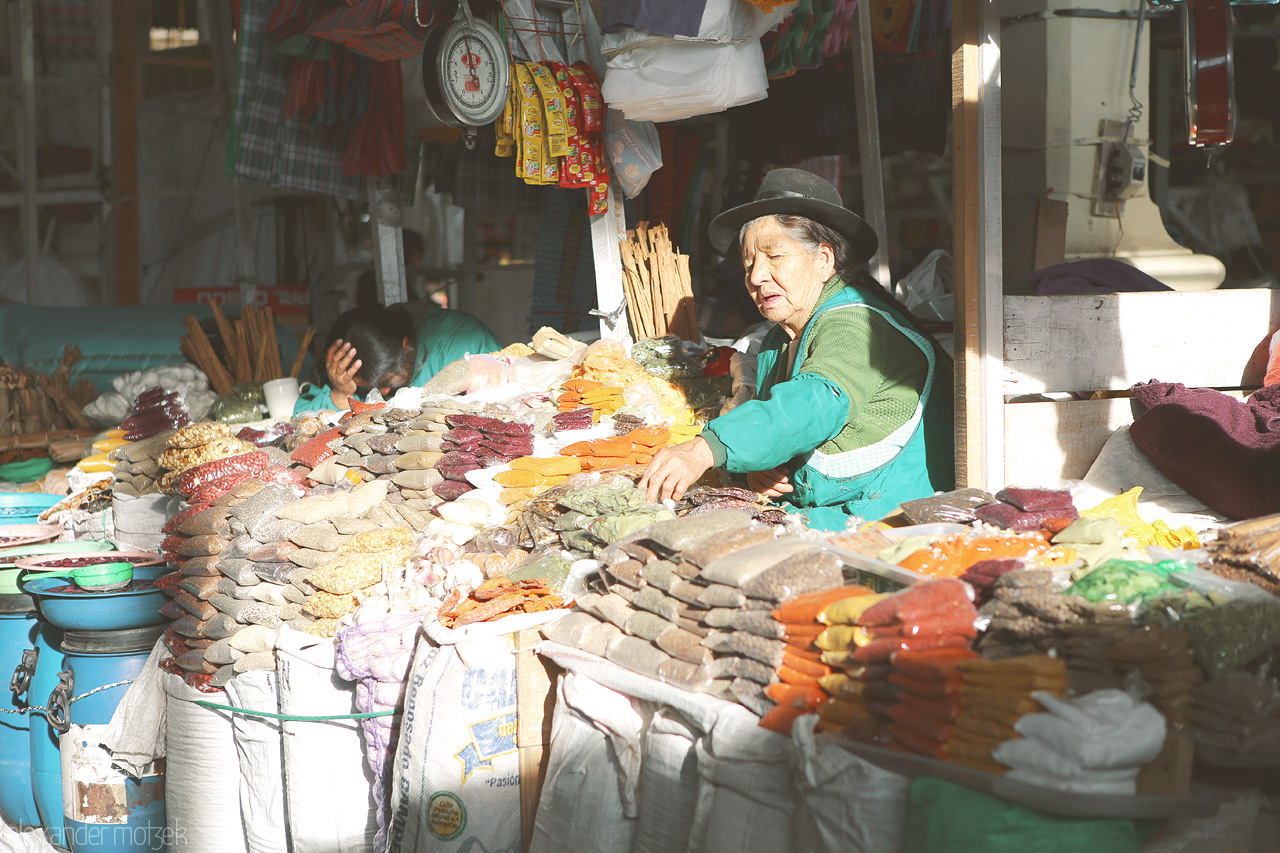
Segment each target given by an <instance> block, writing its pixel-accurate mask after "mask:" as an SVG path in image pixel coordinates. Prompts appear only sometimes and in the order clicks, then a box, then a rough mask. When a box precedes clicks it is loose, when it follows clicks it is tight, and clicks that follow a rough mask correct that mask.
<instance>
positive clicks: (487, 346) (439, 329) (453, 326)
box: [293, 308, 502, 415]
mask: <svg viewBox="0 0 1280 853" xmlns="http://www.w3.org/2000/svg"><path fill="white" fill-rule="evenodd" d="M501 348H502V347H501V346H500V345H499V344H498V339H497V338H496V337H494V335H493V331H492V330H491V329H490V328H489V327H488V326H486V325H485V324H484V323H482V322H481V321H480V320H477V319H476V318H475V317H472V316H471V315H470V314H465V313H463V312H462V311H451V310H449V309H447V308H441V309H438V310H436V311H433V312H431V313H430V314H429V315H427V319H425V320H423V321H422V324H421V325H420V326H418V354H417V362H416V364H417V370H415V371H414V373H413V378H412V379H410V380H409V384H410V385H423V384H425V383H426V382H427V380H429V379H430V378H431V377H433V376H435V375H436V374H437V373H439V372H440V370H441V368H443V367H444V366H445V365H446V364H448V363H449V362H451V361H456V360H457V359H459V358H462V357H463V356H464V355H477V354H479V353H486V352H494V351H495V350H498V349H501ZM332 390H333V389H332V388H330V387H329V385H327V384H323V385H312V386H311V388H310V389H309V390H308V391H307V392H306V393H304V394H302V395H301V396H300V397H298V402H297V403H296V404H294V407H293V413H294V414H295V415H296V414H298V413H300V412H306V411H310V410H312V409H332V408H333V400H332V398H331V397H330V392H331V391H332Z"/></svg>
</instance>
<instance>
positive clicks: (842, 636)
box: [813, 595, 871, 652]
mask: <svg viewBox="0 0 1280 853" xmlns="http://www.w3.org/2000/svg"><path fill="white" fill-rule="evenodd" d="M858 597H859V598H870V597H871V596H865V595H864V596H858ZM857 631H858V628H857V626H855V625H832V626H831V627H829V628H827V629H826V630H825V631H823V632H822V633H821V634H819V635H818V637H817V639H815V640H814V641H813V644H814V645H815V646H817V647H818V648H820V649H822V650H823V651H828V652H835V651H841V650H846V649H853V648H857V643H855V642H854V634H855V633H856V632H857Z"/></svg>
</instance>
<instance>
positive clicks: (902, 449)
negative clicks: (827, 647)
mask: <svg viewBox="0 0 1280 853" xmlns="http://www.w3.org/2000/svg"><path fill="white" fill-rule="evenodd" d="M711 241H712V243H713V244H714V245H715V247H716V249H717V250H719V251H720V252H721V253H722V254H725V255H728V254H729V252H730V250H731V249H732V248H733V247H734V245H735V244H736V245H738V246H740V247H741V252H742V265H743V267H744V269H745V273H746V285H747V290H748V291H749V292H750V294H751V298H752V299H753V300H755V303H756V307H757V308H759V309H760V313H761V314H762V315H764V317H765V318H766V319H768V320H771V321H773V322H774V323H776V324H777V325H775V326H774V327H773V328H772V329H770V330H769V332H768V334H767V335H766V336H765V338H764V342H763V345H762V347H761V351H760V357H759V362H758V364H757V370H756V376H757V379H756V386H757V387H756V398H755V399H754V400H751V401H749V402H747V403H744V404H742V405H741V406H738V407H737V408H735V409H733V410H732V411H730V412H728V413H727V414H724V415H722V416H720V417H718V418H716V419H714V420H712V421H711V423H709V424H708V425H707V428H706V430H705V431H704V432H703V434H702V435H701V436H699V437H698V438H695V439H693V440H692V441H686V442H684V443H683V444H678V445H675V446H673V447H669V448H666V449H663V450H661V451H659V452H658V453H657V454H655V456H654V458H653V461H652V462H651V463H649V467H648V468H647V469H646V470H645V473H644V477H643V479H642V480H641V486H643V487H646V488H647V489H648V497H649V500H650V501H656V500H658V499H659V498H674V499H677V500H678V499H679V498H680V497H681V496H682V495H683V494H684V492H685V490H686V489H688V488H689V487H690V486H691V485H693V484H694V483H695V482H696V481H697V480H698V479H699V478H700V477H702V475H703V474H704V473H706V471H707V470H708V469H710V468H712V467H721V468H724V469H726V470H729V471H733V472H737V473H742V474H746V476H747V481H748V483H749V484H750V485H751V488H753V489H754V490H755V491H757V492H759V493H760V494H761V495H764V496H765V497H769V498H775V499H778V500H781V501H784V502H787V503H790V504H792V505H793V506H794V508H795V511H798V512H801V513H803V514H804V515H806V516H808V519H809V523H810V526H811V527H815V528H820V529H827V530H835V529H842V528H843V527H844V526H845V525H846V523H847V522H848V518H849V516H850V515H857V516H861V517H862V518H866V519H875V518H880V517H882V516H884V515H886V514H887V513H889V512H892V511H893V510H894V509H896V508H897V506H898V504H899V503H901V502H903V501H907V500H912V499H914V498H920V497H925V496H927V495H931V494H933V493H934V492H935V491H938V490H947V489H950V488H952V486H953V478H954V467H953V466H954V445H953V437H952V415H951V361H950V359H949V358H948V357H947V356H946V355H945V354H944V353H943V352H942V351H941V350H940V349H939V348H938V347H937V345H936V344H935V343H934V342H933V340H932V339H931V338H929V337H928V336H927V335H925V334H924V333H922V332H920V331H919V330H918V329H917V328H916V326H915V324H914V323H913V322H912V320H911V319H910V317H909V316H908V314H907V313H906V311H905V310H904V309H902V308H901V307H900V306H899V305H898V304H897V303H896V302H895V301H893V299H892V298H891V297H889V296H888V295H887V294H886V293H885V292H884V290H883V289H882V288H880V287H879V286H878V285H877V284H876V283H875V282H874V281H873V280H872V279H871V278H870V276H868V275H867V274H866V273H865V272H862V271H861V270H859V269H857V267H856V266H855V265H860V264H862V263H863V262H865V261H866V260H867V258H869V257H870V256H871V255H873V254H874V253H875V249H876V237H875V234H874V232H872V231H871V229H870V228H869V227H868V226H867V224H866V223H865V222H863V221H862V219H860V218H859V217H858V216H857V215H855V214H854V213H853V212H852V211H850V210H848V209H847V208H845V207H844V204H843V201H842V200H841V198H840V194H839V193H838V192H836V190H835V188H834V187H832V186H831V185H830V184H829V183H828V182H827V181H825V180H823V179H822V178H819V177H818V176H816V175H814V174H811V173H809V172H806V171H804V170H801V169H774V170H773V171H771V172H769V173H768V174H767V175H766V176H765V178H764V181H763V183H762V184H761V186H760V190H759V192H758V193H757V194H756V197H755V200H754V201H751V202H748V203H747V204H743V205H740V206H738V207H735V208H732V209H730V210H726V211H725V212H723V213H721V214H720V215H719V216H717V217H716V218H715V220H713V221H712V223H711Z"/></svg>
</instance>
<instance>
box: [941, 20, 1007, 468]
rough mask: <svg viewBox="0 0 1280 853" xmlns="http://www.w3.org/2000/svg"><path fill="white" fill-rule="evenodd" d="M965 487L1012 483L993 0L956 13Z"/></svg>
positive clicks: (958, 307) (959, 361)
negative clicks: (1007, 472)
mask: <svg viewBox="0 0 1280 853" xmlns="http://www.w3.org/2000/svg"><path fill="white" fill-rule="evenodd" d="M951 114H952V151H953V164H954V165H953V168H954V180H953V182H952V194H953V203H954V206H955V227H954V252H953V254H954V256H955V287H956V293H955V296H956V298H955V312H956V313H955V329H956V339H955V356H956V382H955V388H956V410H955V419H956V483H957V485H962V486H977V487H981V488H986V489H989V490H995V489H998V488H1000V487H1001V486H1003V485H1005V484H1004V411H1003V410H1004V396H1003V393H1002V385H1001V380H1002V371H1003V348H1004V314H1003V310H1002V304H1003V303H1002V300H1003V292H1002V291H1003V282H1002V269H1001V265H1002V260H1001V258H1002V252H1001V235H1000V228H1001V207H1000V205H1001V187H1000V19H999V14H998V12H997V10H996V9H995V8H994V4H993V3H991V2H989V0H960V2H958V3H957V4H956V5H955V6H953V11H952V24H951Z"/></svg>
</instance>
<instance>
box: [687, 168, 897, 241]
mask: <svg viewBox="0 0 1280 853" xmlns="http://www.w3.org/2000/svg"><path fill="white" fill-rule="evenodd" d="M774 213H780V214H783V215H791V216H804V217H807V218H809V219H812V220H813V221H814V222H818V223H821V224H822V225H825V226H827V227H828V228H831V229H833V230H834V231H836V232H837V233H839V234H841V235H843V236H844V237H845V238H847V239H848V240H849V249H850V258H849V260H851V261H852V262H854V263H862V262H863V261H865V260H866V259H867V258H869V257H871V256H872V255H874V254H875V253H876V247H877V246H878V245H879V241H878V240H877V239H876V233H875V232H874V231H872V230H871V226H870V225H868V224H867V223H866V222H864V221H863V219H862V217H861V216H859V215H858V214H856V213H854V212H853V211H852V210H850V209H849V208H847V207H845V206H844V200H843V199H841V198H840V193H838V192H836V188H835V187H833V186H831V184H830V183H828V182H827V180H826V179H824V178H820V177H818V176H817V175H815V174H814V173H813V172H806V171H805V170H804V169H772V170H770V171H769V172H768V174H766V175H765V176H764V180H763V181H761V183H760V189H759V190H757V191H756V197H755V200H754V201H749V202H747V203H746V204H740V205H738V206H737V207H731V208H729V209H728V210H726V211H724V212H723V213H721V214H720V215H719V216H717V217H716V218H715V219H713V220H711V227H710V228H709V229H708V232H709V236H710V237H711V245H712V246H715V249H716V251H717V252H719V253H720V254H722V255H728V254H729V250H730V249H731V248H732V247H733V244H734V243H735V242H737V240H738V232H739V231H741V230H742V226H743V225H745V224H746V223H748V222H750V221H751V220H753V219H756V218H758V217H761V216H768V215H770V214H774Z"/></svg>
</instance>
